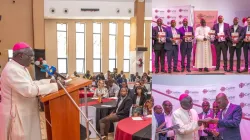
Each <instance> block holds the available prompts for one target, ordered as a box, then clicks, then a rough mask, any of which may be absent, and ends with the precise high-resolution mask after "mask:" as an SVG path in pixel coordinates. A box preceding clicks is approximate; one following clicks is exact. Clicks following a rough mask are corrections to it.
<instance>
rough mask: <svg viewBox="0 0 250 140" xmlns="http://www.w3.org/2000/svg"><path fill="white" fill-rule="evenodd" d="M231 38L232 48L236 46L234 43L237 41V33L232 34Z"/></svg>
mask: <svg viewBox="0 0 250 140" xmlns="http://www.w3.org/2000/svg"><path fill="white" fill-rule="evenodd" d="M231 36H232V40H233V46H236V43H235V42H237V41H238V39H239V33H237V32H235V33H232V34H231Z"/></svg>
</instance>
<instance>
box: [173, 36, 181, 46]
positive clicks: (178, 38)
mask: <svg viewBox="0 0 250 140" xmlns="http://www.w3.org/2000/svg"><path fill="white" fill-rule="evenodd" d="M180 38H181V37H180V34H175V35H173V40H175V43H174V45H176V44H179V43H180Z"/></svg>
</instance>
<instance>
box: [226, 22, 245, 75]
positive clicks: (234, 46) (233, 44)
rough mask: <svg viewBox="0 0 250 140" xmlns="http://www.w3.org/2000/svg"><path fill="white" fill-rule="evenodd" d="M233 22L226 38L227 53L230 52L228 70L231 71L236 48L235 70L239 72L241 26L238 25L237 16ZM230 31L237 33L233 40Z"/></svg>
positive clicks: (242, 37) (241, 42)
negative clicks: (236, 37)
mask: <svg viewBox="0 0 250 140" xmlns="http://www.w3.org/2000/svg"><path fill="white" fill-rule="evenodd" d="M233 22H234V24H233V25H232V26H231V27H230V30H229V32H230V34H229V38H228V39H229V40H228V46H229V53H230V68H229V70H228V72H232V71H233V61H234V52H235V50H236V57H237V72H238V73H240V61H241V58H240V56H241V48H242V45H243V39H244V36H243V27H241V26H240V25H238V23H239V18H237V17H235V18H234V21H233ZM232 33H238V34H239V37H238V39H237V40H234V39H233V38H232Z"/></svg>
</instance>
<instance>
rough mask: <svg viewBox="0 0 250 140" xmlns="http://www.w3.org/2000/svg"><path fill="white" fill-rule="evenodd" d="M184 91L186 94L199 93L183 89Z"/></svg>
mask: <svg viewBox="0 0 250 140" xmlns="http://www.w3.org/2000/svg"><path fill="white" fill-rule="evenodd" d="M184 93H186V94H199V92H198V91H190V90H185V91H184Z"/></svg>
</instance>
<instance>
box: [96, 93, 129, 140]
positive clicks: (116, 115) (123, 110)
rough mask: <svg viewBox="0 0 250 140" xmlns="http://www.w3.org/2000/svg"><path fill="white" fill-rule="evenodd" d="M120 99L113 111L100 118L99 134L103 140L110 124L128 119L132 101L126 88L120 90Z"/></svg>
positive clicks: (105, 139) (105, 138)
mask: <svg viewBox="0 0 250 140" xmlns="http://www.w3.org/2000/svg"><path fill="white" fill-rule="evenodd" d="M120 95H121V96H120V97H119V99H118V102H117V105H116V108H115V110H114V111H113V112H112V113H111V114H110V115H109V116H106V117H104V118H102V119H101V120H100V121H99V123H100V133H101V136H102V139H103V140H107V139H108V138H107V136H108V130H109V127H110V122H118V121H120V120H122V119H124V118H127V117H129V111H130V107H131V106H132V103H133V101H132V99H131V98H130V96H127V95H128V89H127V88H121V90H120Z"/></svg>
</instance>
